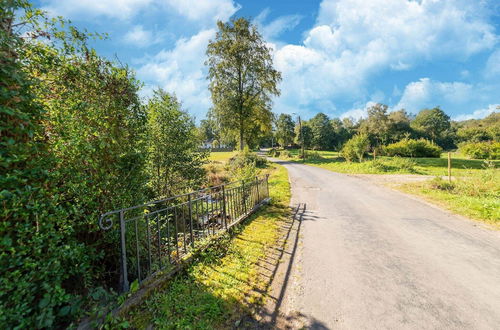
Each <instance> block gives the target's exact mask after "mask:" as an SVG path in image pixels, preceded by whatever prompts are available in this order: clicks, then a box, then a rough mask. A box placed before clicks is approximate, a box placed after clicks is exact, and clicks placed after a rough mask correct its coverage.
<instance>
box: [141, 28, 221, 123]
mask: <svg viewBox="0 0 500 330" xmlns="http://www.w3.org/2000/svg"><path fill="white" fill-rule="evenodd" d="M214 35H215V30H213V29H209V30H202V31H200V32H199V33H197V34H196V35H194V36H192V37H191V38H183V39H180V40H178V41H177V42H176V44H175V47H174V48H173V49H171V50H163V51H161V52H159V53H158V54H156V55H155V56H154V57H152V58H149V59H147V61H146V64H144V65H142V66H141V67H140V68H139V69H138V70H137V74H138V77H139V78H140V79H142V80H144V81H146V82H147V86H146V88H147V90H148V92H145V94H148V93H150V90H151V89H152V88H153V86H159V87H162V88H164V89H165V90H166V91H167V92H173V93H175V94H176V95H177V96H178V97H179V99H180V100H181V101H182V103H183V105H184V107H185V108H186V109H188V110H190V111H191V112H192V113H194V114H195V115H196V116H197V118H202V117H203V116H204V114H205V112H206V111H207V110H208V108H209V107H210V106H211V103H210V93H209V91H208V82H207V80H206V68H205V65H204V62H205V58H206V55H205V50H206V47H207V44H208V41H209V40H210V38H213V37H214Z"/></svg>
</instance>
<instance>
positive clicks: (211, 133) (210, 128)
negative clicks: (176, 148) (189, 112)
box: [199, 118, 218, 141]
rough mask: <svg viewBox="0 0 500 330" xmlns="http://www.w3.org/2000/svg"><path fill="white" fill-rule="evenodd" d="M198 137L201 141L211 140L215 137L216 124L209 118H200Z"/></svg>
mask: <svg viewBox="0 0 500 330" xmlns="http://www.w3.org/2000/svg"><path fill="white" fill-rule="evenodd" d="M199 133H200V139H201V140H202V141H213V140H214V139H216V138H217V135H218V134H217V131H216V124H215V122H214V121H213V120H212V119H210V118H207V119H202V120H201V121H200V127H199Z"/></svg>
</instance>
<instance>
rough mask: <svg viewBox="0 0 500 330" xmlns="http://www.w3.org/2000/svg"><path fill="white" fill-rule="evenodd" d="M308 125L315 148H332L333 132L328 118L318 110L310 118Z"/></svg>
mask: <svg viewBox="0 0 500 330" xmlns="http://www.w3.org/2000/svg"><path fill="white" fill-rule="evenodd" d="M309 125H310V127H311V130H312V147H313V148H315V149H333V146H334V140H335V133H334V131H333V127H332V125H330V118H328V116H327V115H325V114H324V113H322V112H320V113H318V114H317V115H316V116H314V117H313V118H311V120H309Z"/></svg>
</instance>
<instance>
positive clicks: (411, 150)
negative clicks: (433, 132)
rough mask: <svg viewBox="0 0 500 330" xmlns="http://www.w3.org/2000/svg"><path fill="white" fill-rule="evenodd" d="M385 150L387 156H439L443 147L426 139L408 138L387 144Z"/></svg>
mask: <svg viewBox="0 0 500 330" xmlns="http://www.w3.org/2000/svg"><path fill="white" fill-rule="evenodd" d="M383 151H384V153H385V154H386V155H387V156H400V157H435V158H439V157H440V156H441V152H442V151H443V149H441V147H440V146H438V145H437V144H435V143H434V142H431V141H429V140H426V139H418V140H415V139H408V138H406V139H403V140H401V141H399V142H396V143H392V144H389V145H387V146H385V147H384V149H383Z"/></svg>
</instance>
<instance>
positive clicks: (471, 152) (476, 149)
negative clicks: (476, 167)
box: [460, 141, 500, 159]
mask: <svg viewBox="0 0 500 330" xmlns="http://www.w3.org/2000/svg"><path fill="white" fill-rule="evenodd" d="M460 152H461V153H462V154H464V155H466V156H468V157H470V158H474V159H500V142H493V141H485V142H470V143H463V144H461V145H460Z"/></svg>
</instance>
